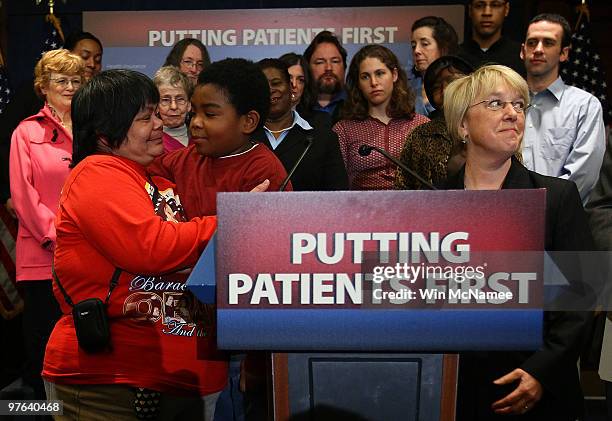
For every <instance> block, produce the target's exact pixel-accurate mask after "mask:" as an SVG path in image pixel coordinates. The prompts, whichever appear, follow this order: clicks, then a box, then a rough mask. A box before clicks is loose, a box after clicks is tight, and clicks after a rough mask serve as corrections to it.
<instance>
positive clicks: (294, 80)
mask: <svg viewBox="0 0 612 421" xmlns="http://www.w3.org/2000/svg"><path fill="white" fill-rule="evenodd" d="M279 59H280V60H281V61H283V62H284V63H285V64H286V65H287V67H288V69H289V76H290V82H291V104H292V105H293V108H294V109H296V110H297V111H298V112H299V113H300V115H305V114H307V112H309V111H310V110H311V109H312V106H313V104H314V99H315V92H314V86H313V84H312V75H311V74H310V66H308V63H307V62H306V59H305V58H304V56H301V55H299V54H295V53H287V54H283V55H282V56H280V57H279ZM304 111H307V112H306V113H305V112H304Z"/></svg>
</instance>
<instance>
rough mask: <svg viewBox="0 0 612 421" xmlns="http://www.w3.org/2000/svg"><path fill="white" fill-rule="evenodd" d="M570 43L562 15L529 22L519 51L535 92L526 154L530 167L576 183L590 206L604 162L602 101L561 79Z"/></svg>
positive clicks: (527, 130)
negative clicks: (592, 190)
mask: <svg viewBox="0 0 612 421" xmlns="http://www.w3.org/2000/svg"><path fill="white" fill-rule="evenodd" d="M570 40H571V29H570V27H569V24H568V23H567V20H565V18H563V17H562V16H559V15H556V14H548V13H545V14H541V15H538V16H536V17H534V18H533V19H532V20H531V22H530V23H529V27H528V28H527V36H526V38H525V42H524V44H523V45H522V47H521V58H522V59H523V60H524V62H525V68H526V70H527V84H528V85H529V90H530V91H531V107H530V108H529V109H528V110H527V116H526V120H525V136H524V138H523V151H522V152H523V160H524V164H525V166H526V167H527V168H528V169H530V170H532V171H536V172H538V173H540V174H544V175H549V176H553V177H560V178H565V179H569V180H572V181H574V182H575V183H576V185H577V186H578V191H579V192H580V197H581V198H582V201H583V203H586V201H587V199H588V197H589V193H590V192H591V189H593V187H594V186H595V183H596V182H597V177H598V175H599V169H600V167H601V163H602V161H603V156H604V152H605V148H606V142H605V129H604V122H603V114H602V108H601V104H600V102H599V100H598V99H597V98H596V97H594V96H593V95H591V94H590V93H588V92H586V91H583V90H582V89H578V88H576V87H573V86H568V85H566V84H565V83H564V82H563V80H562V79H561V77H560V76H559V63H561V62H564V61H566V60H568V58H569V50H570ZM603 82H604V81H602V83H603Z"/></svg>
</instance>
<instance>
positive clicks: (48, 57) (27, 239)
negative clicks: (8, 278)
mask: <svg viewBox="0 0 612 421" xmlns="http://www.w3.org/2000/svg"><path fill="white" fill-rule="evenodd" d="M83 73H84V66H83V60H81V59H80V57H79V56H77V55H75V54H71V53H70V52H69V51H68V50H51V51H48V52H46V53H45V54H44V55H43V56H42V58H41V59H40V60H39V61H38V63H37V64H36V67H35V68H34V76H35V78H34V88H35V89H36V93H37V94H38V95H39V96H40V98H41V99H43V100H44V101H45V105H44V106H43V107H42V108H41V110H40V111H39V112H38V114H35V115H33V116H30V117H28V118H26V119H25V120H23V121H22V122H21V123H20V124H19V126H17V128H16V129H15V131H14V132H13V137H12V139H11V153H10V162H9V171H10V186H11V194H12V200H13V203H14V206H15V211H16V214H17V219H18V220H19V230H18V232H17V244H16V259H17V260H16V265H15V266H16V272H17V282H18V284H19V288H20V291H21V293H22V295H23V300H24V313H23V328H24V335H25V338H26V341H25V349H26V352H27V358H28V361H27V367H26V372H25V373H24V379H25V381H26V383H28V384H29V385H31V386H32V387H33V388H34V391H35V393H36V399H44V395H45V394H44V389H43V385H42V380H41V378H40V371H41V368H42V362H43V357H44V355H45V346H46V344H47V340H48V338H49V334H50V333H51V329H53V325H54V324H55V322H56V321H57V319H58V318H59V316H60V312H59V307H58V305H57V301H56V300H55V298H54V297H53V293H52V290H51V264H52V261H53V249H54V248H55V244H56V234H55V232H56V231H55V224H54V222H55V211H56V209H57V203H58V200H59V196H60V191H61V189H62V185H63V184H64V181H65V180H66V177H68V173H69V171H70V170H69V168H68V164H69V163H70V153H71V151H72V119H71V113H70V104H71V102H72V98H73V95H74V94H75V92H77V90H78V89H79V87H80V86H81V84H82V83H83V82H84V77H83Z"/></svg>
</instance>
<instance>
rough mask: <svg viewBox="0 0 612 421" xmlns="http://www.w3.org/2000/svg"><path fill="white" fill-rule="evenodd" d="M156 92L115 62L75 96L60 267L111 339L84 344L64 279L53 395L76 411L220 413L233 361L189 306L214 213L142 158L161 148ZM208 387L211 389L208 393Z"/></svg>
mask: <svg viewBox="0 0 612 421" xmlns="http://www.w3.org/2000/svg"><path fill="white" fill-rule="evenodd" d="M158 101H159V93H158V91H157V89H156V87H155V85H154V84H153V82H151V81H150V80H149V79H148V78H147V77H146V76H145V75H143V74H140V73H137V72H133V71H129V70H110V71H106V72H102V73H100V74H99V75H96V76H95V77H94V78H92V80H91V81H90V82H89V83H88V84H87V86H85V87H83V88H82V89H81V90H80V91H79V92H78V93H77V94H76V95H75V97H74V108H73V109H74V110H75V115H73V123H74V150H73V155H72V158H73V163H72V164H73V165H74V169H73V170H72V172H71V173H70V176H69V177H68V180H67V181H66V183H65V185H64V188H63V190H62V194H61V197H60V201H59V212H58V216H57V219H56V227H57V228H56V230H57V246H56V249H55V271H56V274H57V277H58V278H59V280H60V282H61V285H62V286H63V288H64V289H65V291H66V294H67V296H69V298H70V299H71V300H72V301H73V302H75V303H78V302H80V301H83V300H85V299H89V298H100V299H101V300H104V299H105V298H106V296H107V294H109V290H110V287H109V280H110V279H111V277H112V276H113V274H114V272H115V270H116V269H117V268H119V269H121V275H120V277H119V280H118V285H117V287H116V288H114V289H113V290H112V294H110V298H109V300H108V303H107V305H106V314H107V316H108V320H109V325H110V346H109V347H108V348H107V349H104V350H102V351H98V352H93V353H92V352H87V351H85V350H84V349H83V347H82V346H80V345H79V341H78V340H77V336H76V332H75V327H74V320H73V316H72V314H71V311H72V308H71V306H70V305H69V304H68V302H67V299H66V296H65V295H64V294H63V293H62V292H60V290H59V289H58V284H57V282H56V284H55V286H54V293H55V296H56V298H57V300H58V301H59V303H60V306H61V310H62V313H63V315H62V317H61V318H60V320H59V321H58V322H57V324H56V326H55V328H54V330H53V332H52V334H51V337H50V339H49V343H48V346H47V350H46V354H45V362H44V369H43V377H44V379H45V388H46V390H47V397H48V398H49V399H59V400H62V401H63V402H64V417H67V418H68V419H76V418H78V417H80V418H81V419H98V418H107V419H113V420H123V419H136V418H137V414H141V413H149V414H151V413H153V414H157V415H158V417H159V419H164V420H166V419H175V418H176V419H179V418H180V419H197V420H200V419H201V420H204V419H206V420H209V419H212V414H213V412H214V402H215V401H216V397H217V396H218V393H217V392H219V391H220V390H221V389H223V387H224V386H225V382H226V378H227V363H226V361H225V360H224V359H223V358H221V357H220V356H219V355H218V352H217V350H216V346H215V333H214V330H213V327H212V325H204V324H195V323H191V322H190V321H189V318H188V317H187V316H186V315H185V310H184V308H183V307H182V306H181V302H182V300H181V298H182V294H183V291H184V288H185V285H184V275H181V274H176V273H174V272H176V271H177V270H180V269H183V268H186V267H189V266H192V265H193V264H194V263H195V262H196V260H197V259H198V256H199V255H200V253H201V251H202V249H203V248H204V246H205V245H206V243H207V241H208V240H209V238H210V237H211V235H212V233H213V232H214V230H215V228H216V218H215V217H203V218H194V219H192V220H191V221H188V222H177V221H183V220H184V219H183V218H182V216H181V206H180V200H179V199H178V197H177V196H175V195H174V191H173V186H172V185H171V184H169V183H168V182H166V181H164V180H163V179H155V180H154V179H151V178H150V177H149V176H148V175H147V173H146V171H145V167H146V166H147V165H148V164H150V163H151V162H152V161H153V159H154V158H155V157H156V156H159V155H160V154H162V153H163V142H162V130H161V128H162V123H161V120H160V119H159V118H158V117H157V116H156V109H157V103H158ZM202 397H203V398H202Z"/></svg>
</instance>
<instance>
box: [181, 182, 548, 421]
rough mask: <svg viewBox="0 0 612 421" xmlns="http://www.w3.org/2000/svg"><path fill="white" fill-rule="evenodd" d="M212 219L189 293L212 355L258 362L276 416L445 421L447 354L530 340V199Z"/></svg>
mask: <svg viewBox="0 0 612 421" xmlns="http://www.w3.org/2000/svg"><path fill="white" fill-rule="evenodd" d="M217 208H218V218H219V226H218V233H217V235H216V238H215V239H214V241H212V242H211V244H210V245H209V247H208V248H207V250H206V251H205V253H204V255H203V256H202V258H201V259H200V262H199V263H198V265H197V266H196V268H195V269H194V271H193V273H192V275H191V277H190V279H189V281H188V286H189V288H190V289H192V290H193V291H194V293H195V294H196V295H197V296H198V297H199V298H200V299H202V300H204V301H207V302H210V300H211V297H213V296H214V293H216V302H217V332H218V337H217V341H218V346H219V348H221V349H229V350H266V351H271V352H272V357H271V362H270V363H271V364H270V365H271V371H270V385H271V388H272V394H271V401H272V403H273V415H274V419H276V420H301V419H308V420H310V419H316V420H325V419H330V420H331V419H333V420H341V419H351V420H361V419H363V420H394V419H402V420H415V421H416V420H418V421H429V420H432V421H433V420H436V421H437V420H453V419H454V412H455V401H456V384H457V370H458V357H457V355H456V353H457V352H460V351H471V350H515V349H537V348H538V347H539V346H540V344H541V340H542V310H541V301H540V299H541V295H542V290H541V287H542V285H541V281H542V267H541V263H542V250H543V247H544V226H545V224H544V211H545V191H544V190H508V191H414V192H407V191H379V192H291V193H221V194H219V195H218V199H217ZM213 267H214V270H213ZM411 268H412V269H411Z"/></svg>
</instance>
